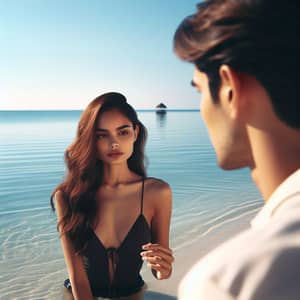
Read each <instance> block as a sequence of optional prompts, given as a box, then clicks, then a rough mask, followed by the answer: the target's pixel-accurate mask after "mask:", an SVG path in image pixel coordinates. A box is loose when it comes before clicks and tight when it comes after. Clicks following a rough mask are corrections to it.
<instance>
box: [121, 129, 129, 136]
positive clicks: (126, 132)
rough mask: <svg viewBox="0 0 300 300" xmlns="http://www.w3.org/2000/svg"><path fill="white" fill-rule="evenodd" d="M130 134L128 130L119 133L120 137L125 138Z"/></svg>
mask: <svg viewBox="0 0 300 300" xmlns="http://www.w3.org/2000/svg"><path fill="white" fill-rule="evenodd" d="M128 134H129V132H128V130H121V131H120V132H119V135H121V136H125V135H128Z"/></svg>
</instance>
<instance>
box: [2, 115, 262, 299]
mask: <svg viewBox="0 0 300 300" xmlns="http://www.w3.org/2000/svg"><path fill="white" fill-rule="evenodd" d="M79 116H80V112H78V111H64V112H55V111H52V112H0V270H1V272H0V299H59V297H60V294H61V290H60V289H61V285H62V282H63V280H64V278H65V277H66V274H67V273H66V270H65V264H64V259H63V255H62V251H61V247H60V242H59V239H58V235H57V232H56V219H55V215H54V214H53V213H51V211H50V207H49V195H50V194H51V192H52V190H53V188H54V187H55V186H56V185H57V184H58V183H59V182H60V181H61V180H62V178H63V174H64V161H63V152H64V150H65V148H66V147H67V146H68V145H69V144H70V143H71V141H72V139H73V137H74V135H75V131H76V125H77V122H78V118H79ZM139 117H140V119H141V120H142V122H143V123H144V124H145V125H146V127H147V128H148V143H147V148H146V149H147V156H148V159H149V168H148V175H149V176H153V177H158V178H161V179H163V180H165V181H167V182H168V183H169V184H170V185H171V187H172V190H173V214H172V224H171V246H172V248H173V249H174V251H175V255H176V252H179V251H180V250H182V249H183V248H186V247H188V246H189V245H191V244H193V243H195V242H197V241H202V240H203V242H206V243H207V241H208V242H209V241H210V240H211V238H212V237H215V235H216V234H218V235H222V232H224V234H225V232H226V230H229V229H228V228H230V227H232V226H240V224H242V222H243V220H244V219H247V220H248V219H249V218H251V217H252V216H253V215H254V214H255V213H256V212H257V210H258V209H259V208H260V206H261V204H262V202H261V199H260V196H259V194H258V192H257V191H256V188H255V187H254V184H253V183H252V182H251V179H250V176H249V171H248V170H246V169H244V170H238V171H231V172H225V171H222V170H220V169H219V168H218V167H217V165H216V159H215V154H214V151H213V149H212V147H211V145H210V142H209V138H208V136H207V132H206V129H205V126H204V124H203V122H202V120H201V117H200V115H199V112H198V111H193V112H183V111H177V112H168V113H167V114H166V115H165V116H159V115H156V114H155V113H154V112H145V111H143V112H139ZM208 248H209V247H208ZM145 272H146V271H145V270H143V273H145ZM148 273H149V272H148ZM147 276H148V275H146V277H147Z"/></svg>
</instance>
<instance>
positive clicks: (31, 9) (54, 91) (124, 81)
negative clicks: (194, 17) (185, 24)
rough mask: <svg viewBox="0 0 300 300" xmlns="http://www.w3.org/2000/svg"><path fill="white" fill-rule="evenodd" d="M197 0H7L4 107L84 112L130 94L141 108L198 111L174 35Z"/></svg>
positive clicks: (2, 28) (0, 99) (2, 27)
mask: <svg viewBox="0 0 300 300" xmlns="http://www.w3.org/2000/svg"><path fill="white" fill-rule="evenodd" d="M196 3H197V0H177V1H174V0H173V1H169V0H88V1H84V0H10V1H7V0H5V1H3V0H0V42H1V47H0V57H1V64H0V110H5V109H83V108H84V107H85V106H86V105H87V104H88V102H90V101H91V100H92V99H94V98H95V97H96V96H98V95H100V94H102V93H104V92H108V91H119V92H122V93H124V95H125V96H126V97H127V99H128V101H129V103H131V104H132V105H133V106H134V107H135V108H137V109H143V108H153V107H154V106H155V105H156V104H158V103H159V102H164V103H165V104H167V106H168V107H169V108H198V107H199V98H200V96H199V95H198V94H197V93H196V91H194V90H193V88H192V87H191V86H190V81H191V79H192V73H193V66H192V65H191V64H188V63H185V62H182V61H180V60H179V59H178V58H177V57H176V56H175V55H174V53H173V49H172V47H173V45H172V40H173V35H174V31H175V30H176V28H177V26H178V24H179V23H180V22H181V21H182V19H183V18H184V17H185V16H187V15H189V14H192V13H193V12H195V11H196Z"/></svg>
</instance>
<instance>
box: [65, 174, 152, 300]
mask: <svg viewBox="0 0 300 300" xmlns="http://www.w3.org/2000/svg"><path fill="white" fill-rule="evenodd" d="M143 196H144V179H143V182H142V193H141V211H140V214H139V216H138V217H137V219H136V220H135V222H134V224H133V225H132V226H131V228H130V230H129V231H128V233H127V235H126V237H125V238H124V240H123V241H122V243H121V244H120V246H119V247H118V248H105V247H104V245H103V243H102V242H101V240H100V239H99V238H98V237H97V235H96V234H95V232H94V230H93V229H92V228H91V229H90V230H91V234H90V236H91V238H90V240H89V241H88V244H87V247H86V249H85V250H84V251H83V260H84V265H85V269H86V273H87V276H88V279H89V283H90V287H91V290H92V293H93V296H94V297H106V298H114V297H127V296H130V295H132V294H134V293H137V292H138V291H140V290H141V288H142V286H143V285H144V281H143V279H142V277H141V276H140V270H141V268H142V265H143V260H142V259H141V255H140V253H141V251H142V246H143V245H144V244H147V243H149V242H150V241H151V230H150V227H149V225H148V222H147V220H146V218H145V216H144V214H143V198H144V197H143ZM109 264H110V265H111V266H113V268H112V269H113V279H112V281H111V280H110V278H109ZM64 285H65V287H67V288H68V289H71V284H70V281H69V279H67V280H66V281H65V284H64Z"/></svg>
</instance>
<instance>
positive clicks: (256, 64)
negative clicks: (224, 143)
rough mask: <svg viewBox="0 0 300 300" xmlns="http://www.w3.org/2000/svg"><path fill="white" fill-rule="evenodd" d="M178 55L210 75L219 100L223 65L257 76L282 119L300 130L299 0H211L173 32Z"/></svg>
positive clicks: (213, 92) (211, 90)
mask: <svg viewBox="0 0 300 300" xmlns="http://www.w3.org/2000/svg"><path fill="white" fill-rule="evenodd" d="M174 48H175V52H176V54H177V55H178V56H179V57H181V58H182V59H183V60H186V61H190V62H193V63H194V64H195V65H196V67H197V68H198V69H199V70H200V71H202V72H204V73H206V74H207V76H208V79H209V88H210V92H211V94H212V97H213V99H214V101H215V102H217V101H218V92H219V87H220V77H219V67H220V66H221V65H222V64H225V65H228V66H230V67H231V68H233V69H234V70H235V71H238V72H243V73H247V74H249V75H252V76H254V77H255V78H256V79H257V80H258V81H259V82H260V83H261V84H262V85H263V86H264V88H265V89H266V91H267V92H268V94H269V96H270V98H271V101H272V105H273V108H274V110H275V112H276V114H277V115H278V117H279V118H280V119H281V120H282V121H284V122H285V123H286V124H287V125H289V126H290V127H294V128H300V117H299V113H300V110H299V108H300V105H299V101H300V97H299V87H300V84H299V83H298V81H299V79H298V77H299V72H300V9H299V0H289V1H282V0H208V1H205V2H202V3H200V4H198V11H197V13H196V14H194V15H192V16H189V17H187V18H186V19H185V20H184V21H183V22H182V23H181V24H180V26H179V27H178V29H177V31H176V33H175V36H174Z"/></svg>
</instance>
